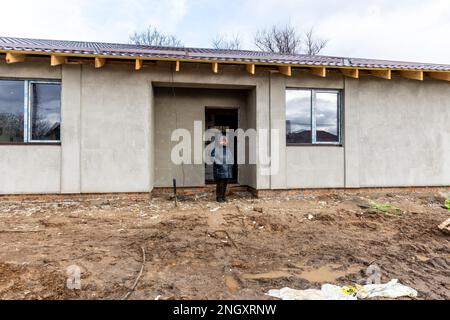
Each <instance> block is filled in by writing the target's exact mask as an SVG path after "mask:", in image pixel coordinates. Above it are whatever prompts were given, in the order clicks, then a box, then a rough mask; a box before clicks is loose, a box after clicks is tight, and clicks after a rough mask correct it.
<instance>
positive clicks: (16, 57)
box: [5, 52, 26, 63]
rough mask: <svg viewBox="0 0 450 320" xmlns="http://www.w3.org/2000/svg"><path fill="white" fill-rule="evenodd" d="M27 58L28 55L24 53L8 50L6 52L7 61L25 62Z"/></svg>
mask: <svg viewBox="0 0 450 320" xmlns="http://www.w3.org/2000/svg"><path fill="white" fill-rule="evenodd" d="M25 58H26V56H25V55H24V54H20V53H10V52H8V53H7V54H6V58H5V60H6V63H19V62H24V61H25Z"/></svg>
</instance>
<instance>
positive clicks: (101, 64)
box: [95, 58, 106, 69]
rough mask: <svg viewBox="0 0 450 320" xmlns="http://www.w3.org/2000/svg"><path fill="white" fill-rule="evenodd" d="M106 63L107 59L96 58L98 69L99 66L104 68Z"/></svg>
mask: <svg viewBox="0 0 450 320" xmlns="http://www.w3.org/2000/svg"><path fill="white" fill-rule="evenodd" d="M105 64H106V59H105V58H95V67H96V68H97V69H99V68H103V67H104V66H105Z"/></svg>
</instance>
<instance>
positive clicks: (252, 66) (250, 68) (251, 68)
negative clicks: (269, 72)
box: [245, 63, 256, 74]
mask: <svg viewBox="0 0 450 320" xmlns="http://www.w3.org/2000/svg"><path fill="white" fill-rule="evenodd" d="M245 69H246V70H247V72H248V73H250V74H255V71H256V66H255V64H253V63H252V64H247V65H246V66H245Z"/></svg>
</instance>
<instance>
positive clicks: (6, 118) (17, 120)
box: [0, 80, 25, 143]
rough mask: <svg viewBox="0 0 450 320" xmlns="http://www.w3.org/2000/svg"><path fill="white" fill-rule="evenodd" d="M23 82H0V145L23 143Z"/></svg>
mask: <svg viewBox="0 0 450 320" xmlns="http://www.w3.org/2000/svg"><path fill="white" fill-rule="evenodd" d="M24 94H25V93H24V82H23V81H10V80H0V143H2V142H3V143H5V142H23V131H24V130H23V117H24V112H23V110H24Z"/></svg>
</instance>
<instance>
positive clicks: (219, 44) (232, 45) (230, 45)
mask: <svg viewBox="0 0 450 320" xmlns="http://www.w3.org/2000/svg"><path fill="white" fill-rule="evenodd" d="M211 45H212V47H213V48H214V49H224V50H240V49H242V41H241V37H240V36H239V35H233V36H232V37H230V38H227V37H225V36H223V35H220V34H219V35H216V36H215V37H214V38H213V39H212V41H211Z"/></svg>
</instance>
